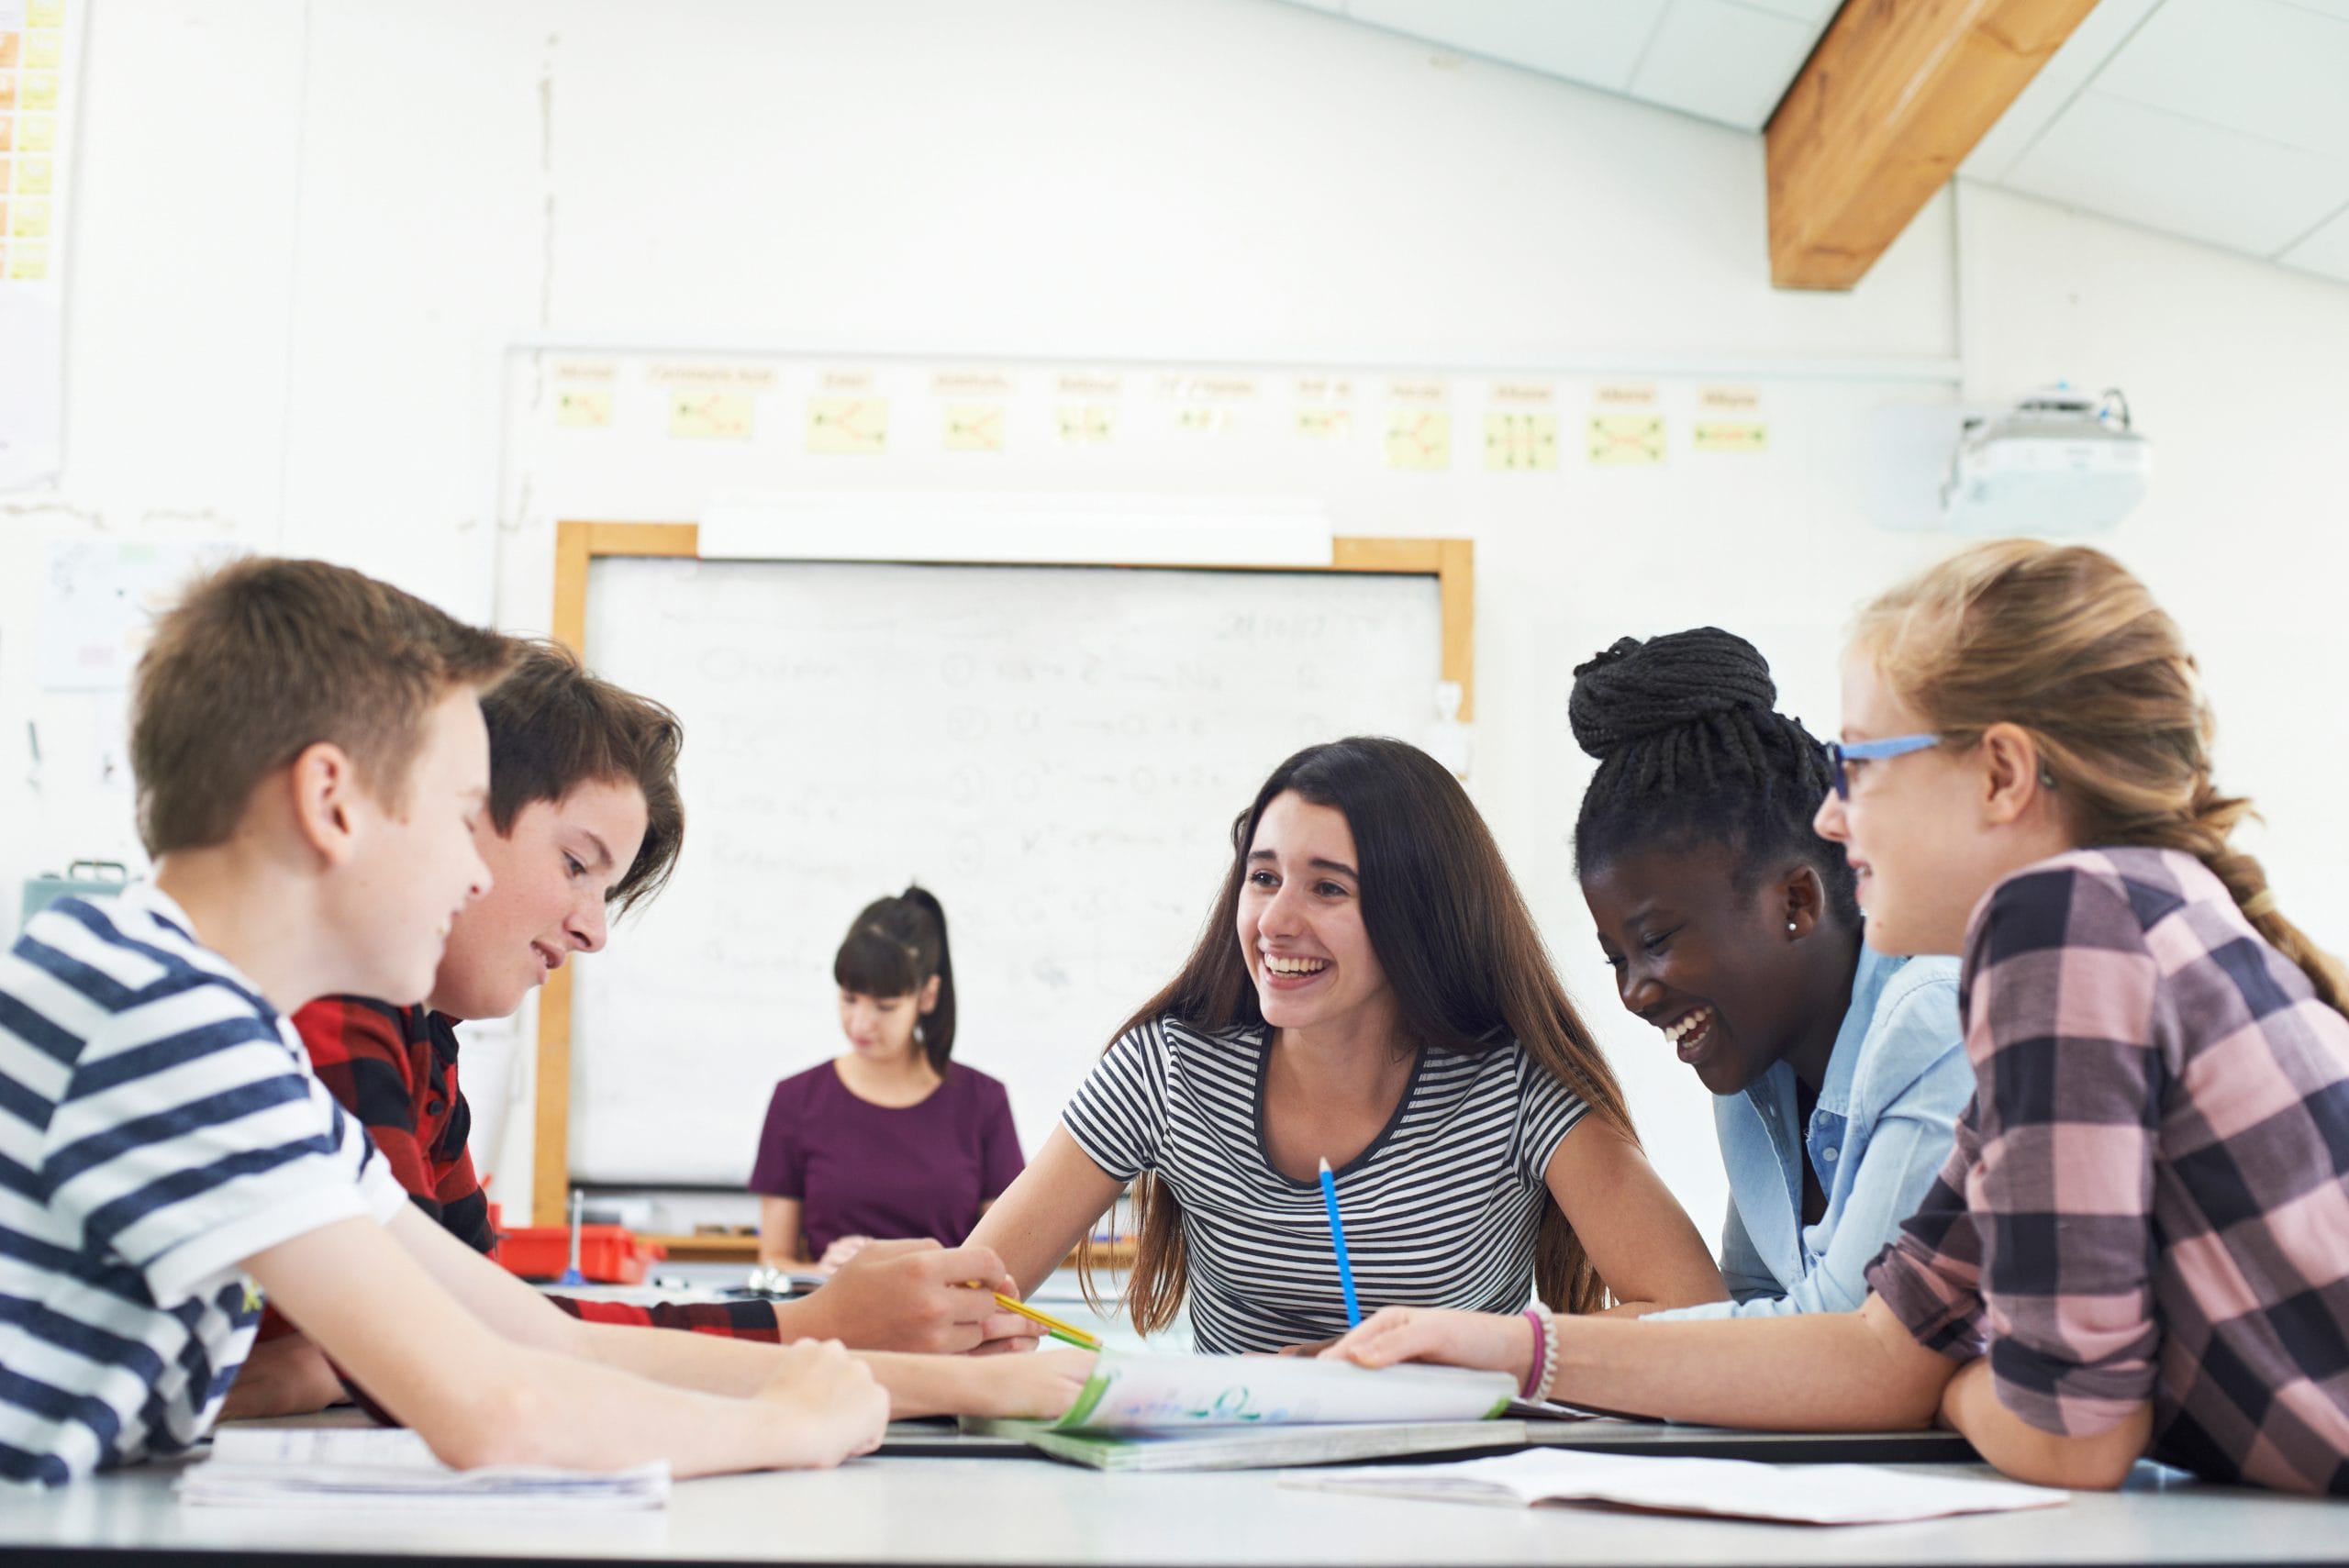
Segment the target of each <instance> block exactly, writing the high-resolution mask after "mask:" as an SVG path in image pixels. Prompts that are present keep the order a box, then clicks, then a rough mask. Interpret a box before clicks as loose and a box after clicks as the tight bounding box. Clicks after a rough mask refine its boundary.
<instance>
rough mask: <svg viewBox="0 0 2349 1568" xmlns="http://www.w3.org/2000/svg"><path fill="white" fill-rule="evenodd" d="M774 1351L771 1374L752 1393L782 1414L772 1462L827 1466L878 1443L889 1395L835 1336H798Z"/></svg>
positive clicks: (792, 1466) (781, 1466)
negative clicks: (831, 1337)
mask: <svg viewBox="0 0 2349 1568" xmlns="http://www.w3.org/2000/svg"><path fill="white" fill-rule="evenodd" d="M776 1356H777V1358H778V1359H777V1362H776V1365H775V1369H774V1374H773V1375H772V1376H771V1377H769V1378H768V1379H767V1382H766V1385H765V1386H764V1387H763V1388H761V1389H760V1390H759V1392H758V1394H757V1395H756V1396H755V1397H756V1398H758V1399H759V1400H761V1401H762V1402H763V1403H765V1404H768V1405H770V1406H773V1407H774V1408H775V1410H776V1413H777V1414H778V1416H780V1417H781V1418H782V1419H781V1430H780V1431H779V1433H778V1434H777V1435H778V1437H779V1439H780V1443H779V1446H778V1448H777V1450H776V1454H775V1458H774V1468H777V1469H782V1470H819V1469H826V1468H829V1466H831V1465H835V1464H838V1463H840V1462H841V1461H842V1460H844V1459H854V1458H855V1457H856V1456H857V1455H858V1454H861V1453H871V1452H872V1451H874V1449H876V1448H878V1447H880V1446H881V1437H882V1434H883V1433H885V1432H886V1431H887V1430H888V1429H889V1396H888V1395H887V1394H886V1393H885V1392H884V1391H883V1389H882V1387H881V1385H879V1384H877V1383H875V1382H874V1381H873V1373H872V1369H870V1368H869V1367H867V1366H866V1365H865V1364H864V1363H863V1362H861V1361H858V1360H856V1359H855V1358H854V1357H852V1356H851V1355H850V1354H849V1353H848V1351H845V1350H842V1349H841V1342H840V1341H839V1340H799V1341H798V1342H797V1343H796V1344H789V1345H785V1346H782V1347H781V1348H780V1349H779V1350H778V1351H776Z"/></svg>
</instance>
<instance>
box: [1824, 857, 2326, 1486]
mask: <svg viewBox="0 0 2349 1568" xmlns="http://www.w3.org/2000/svg"><path fill="white" fill-rule="evenodd" d="M1960 995H1961V1005H1962V1006H1963V1009H1964V1013H1965V1049H1966V1052H1967V1054H1968V1055H1969V1056H1971V1057H1972V1059H1973V1062H1974V1072H1975V1080H1976V1087H1975V1096H1974V1102H1973V1104H1972V1105H1971V1106H1969V1107H1968V1108H1967V1110H1966V1112H1965V1115H1964V1116H1963V1117H1961V1118H1959V1120H1958V1124H1957V1137H1956V1142H1955V1145H1954V1148H1953V1150H1952V1151H1951V1154H1950V1159H1949V1163H1948V1164H1947V1165H1945V1166H1943V1170H1942V1173H1941V1175H1940V1176H1939V1177H1938V1178H1937V1179H1936V1180H1935V1182H1934V1184H1933V1186H1932V1191H1931V1192H1929V1193H1928V1194H1927V1195H1926V1197H1925V1201H1924V1205H1923V1207H1921V1208H1920V1209H1919V1210H1918V1212H1917V1214H1916V1216H1915V1218H1911V1219H1909V1221H1908V1222H1907V1224H1906V1225H1904V1226H1903V1227H1902V1232H1901V1234H1900V1236H1899V1237H1898V1239H1897V1240H1894V1241H1893V1243H1892V1244H1891V1245H1890V1246H1888V1247H1887V1248H1886V1249H1885V1251H1883V1253H1882V1254H1880V1255H1879V1256H1878V1257H1877V1259H1876V1262H1875V1263H1874V1264H1872V1265H1871V1266H1870V1268H1869V1271H1868V1283H1869V1284H1871V1285H1873V1286H1874V1287H1875V1288H1876V1292H1877V1294H1879V1295H1880V1296H1883V1297H1884V1299H1885V1301H1886V1303H1887V1305H1889V1306H1890V1307H1891V1308H1892V1310H1893V1311H1894V1312H1895V1313H1896V1314H1898V1317H1899V1318H1900V1319H1901V1321H1902V1322H1903V1323H1905V1324H1907V1325H1908V1327H1909V1330H1910V1331H1911V1332H1912V1333H1914V1334H1915V1335H1916V1336H1917V1339H1918V1340H1919V1341H1920V1343H1922V1344H1925V1345H1927V1346H1930V1347H1931V1348H1932V1349H1934V1350H1936V1351H1941V1352H1942V1353H1943V1354H1944V1355H1948V1356H1952V1357H1954V1358H1957V1359H1959V1360H1971V1359H1973V1358H1974V1357H1976V1356H1978V1355H1982V1354H1984V1353H1986V1351H1987V1354H1988V1356H1989V1358H1990V1370H1991V1373H1992V1375H1993V1378H1994V1380H1995V1383H1996V1386H1997V1390H1998V1400H1999V1402H2000V1403H2001V1404H2003V1405H2004V1406H2005V1407H2007V1408H2008V1409H2009V1410H2011V1411H2012V1412H2014V1414H2016V1415H2017V1416H2019V1417H2021V1418H2022V1419H2024V1420H2026V1421H2028V1422H2030V1423H2031V1424H2032V1426H2034V1427H2037V1428H2039V1429H2042V1430H2044V1431H2049V1432H2057V1433H2065V1434H2069V1435H2072V1436H2076V1437H2085V1436H2091V1435H2093V1434H2095V1433H2098V1432H2101V1431H2105V1430H2109V1429H2110V1428H2111V1427H2112V1426H2114V1425H2115V1424H2116V1423H2118V1422H2119V1421H2120V1420H2121V1418H2123V1417H2124V1416H2125V1415H2126V1414H2127V1413H2128V1412H2129V1411H2130V1410H2131V1409H2132V1408H2133V1407H2136V1406H2138V1405H2140V1404H2142V1403H2143V1402H2145V1401H2146V1400H2148V1399H2150V1400H2151V1401H2152V1402H2153V1407H2154V1439H2153V1446H2152V1449H2151V1456H2152V1457H2153V1458H2155V1459H2158V1460H2162V1461H2164V1462H2167V1463H2170V1464H2176V1465H2180V1466H2183V1467H2184V1468H2186V1469H2188V1470H2191V1471H2194V1472H2196V1473H2199V1474H2201V1475H2205V1476H2208V1477H2210V1478H2211V1479H2213V1480H2221V1481H2244V1482H2250V1483H2253V1484H2255V1485H2263V1486H2273V1487H2277V1488H2279V1489H2283V1490H2287V1491H2294V1492H2331V1493H2333V1494H2336V1495H2344V1496H2349V1018H2343V1016H2342V1015H2341V1014H2339V1013H2337V1012H2335V1011H2333V1010H2332V1008H2330V1007H2328V1006H2325V1005H2324V1004H2323V1003H2321V1002H2320V1001H2318V1000H2317V999H2316V997H2315V995H2313V993H2312V992H2311V990H2310V985H2309V983H2308V977H2307V976H2306V975H2304V974H2303V973H2301V972H2300V970H2299V967H2298V966H2297V965H2295V964H2293V963H2292V962H2289V961H2288V960H2287V959H2285V958H2284V957H2283V956H2282V955H2281V954H2279V953H2277V951H2276V950H2275V949H2274V948H2272V947H2270V946H2268V944H2267V943H2266V941H2264V940H2261V939H2260V938H2259V936H2258V935H2257V934H2256V933H2255V932H2254V931H2253V929H2251V925H2250V923H2249V922H2248V921H2247V920H2245V919H2244V918H2243V913H2242V911H2241V910H2239V909H2238V908H2237V907H2236V906H2235V903H2234V900H2233V899H2232V898H2231V897H2230V896H2229V895H2228V894H2227V891H2226V888H2225V887H2224V886H2223V885H2222V884H2221V883H2220V882H2219V880H2218V878H2217V877H2215V876H2213V875H2212V874H2211V873H2210V871H2209V870H2208V869H2207V868H2205V867H2204V866H2203V865H2202V864H2201V862H2199V861H2197V860H2196V859H2194V858H2193V857H2192V856H2191V855H2187V854H2182V853H2179V852H2177V851H2166V850H2143V849H2119V850H2082V851H2075V852H2074V853H2071V854H2067V855H2062V856H2058V857H2057V858H2055V859H2054V860H2051V861H2044V862H2041V863H2039V864H2037V865H2034V866H2032V867H2029V868H2027V869H2025V870H2023V871H2021V872H2017V873H2015V874H2014V875H2012V876H2010V877H2009V878H2008V879H2007V880H2006V881H2004V882H2002V883H2000V884H1998V886H1997V887H1996V888H1994V889H1992V891H1991V893H1990V895H1989V896H1988V897H1987V898H1986V899H1985V900H1984V901H1983V903H1982V906H1980V907H1979V908H1977V909H1976V911H1975V915H1974V920H1973V925H1972V929H1970V930H1969V931H1968V932H1967V934H1966V942H1965V976H1964V982H1963V989H1962V991H1961V994H1960Z"/></svg>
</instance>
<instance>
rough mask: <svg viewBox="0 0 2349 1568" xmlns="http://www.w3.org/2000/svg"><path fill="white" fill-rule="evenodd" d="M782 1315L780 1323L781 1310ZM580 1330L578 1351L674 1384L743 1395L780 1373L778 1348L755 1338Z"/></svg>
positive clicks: (620, 1326)
mask: <svg viewBox="0 0 2349 1568" xmlns="http://www.w3.org/2000/svg"><path fill="white" fill-rule="evenodd" d="M776 1317H777V1321H778V1327H779V1326H780V1320H781V1317H782V1314H781V1313H780V1311H778V1312H777V1314H776ZM579 1329H580V1335H579V1352H578V1353H579V1354H580V1355H581V1356H582V1357H584V1359H586V1360H588V1361H591V1362H596V1363H597V1364H598V1365H601V1366H606V1367H610V1368H613V1369H615V1370H617V1371H620V1372H625V1373H633V1374H634V1375H636V1376H638V1377H641V1378H646V1379H649V1380H650V1381H651V1382H654V1383H660V1384H666V1385H669V1386H670V1387H672V1388H685V1389H694V1390H697V1391H699V1392H701V1393H704V1394H724V1395H731V1396H746V1395H749V1394H751V1393H753V1392H755V1391H756V1390H757V1389H759V1388H761V1387H763V1386H764V1385H765V1384H766V1382H767V1380H768V1379H769V1378H770V1377H772V1376H773V1375H774V1357H775V1354H776V1351H775V1349H774V1346H772V1345H767V1344H762V1343H760V1342H759V1341H757V1340H731V1339H728V1338H727V1337H725V1336H724V1335H722V1334H701V1333H693V1332H688V1331H685V1330H682V1329H652V1328H647V1327H645V1326H644V1325H642V1324H636V1323H584V1322H583V1323H581V1324H580V1325H579ZM784 1337H785V1339H793V1338H807V1336H805V1335H796V1336H795V1335H790V1334H785V1336H784Z"/></svg>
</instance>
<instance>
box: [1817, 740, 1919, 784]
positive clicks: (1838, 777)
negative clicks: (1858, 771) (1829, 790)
mask: <svg viewBox="0 0 2349 1568" xmlns="http://www.w3.org/2000/svg"><path fill="white" fill-rule="evenodd" d="M1941 743H1942V738H1941V737H1940V736H1938V735H1895V736H1893V737H1891V738H1890V739H1888V740H1854V741H1853V742H1852V743H1851V744H1850V745H1848V746H1846V745H1844V744H1843V743H1842V741H1840V740H1830V741H1828V742H1826V744H1825V747H1824V750H1825V751H1826V752H1827V772H1828V773H1829V775H1830V776H1831V777H1832V778H1833V779H1834V781H1835V798H1836V799H1838V800H1849V799H1851V798H1852V779H1851V775H1850V774H1849V773H1845V772H1844V771H1843V764H1844V763H1845V762H1877V761H1880V760H1882V759H1883V758H1886V757H1905V756H1907V755H1908V754H1909V752H1911V751H1923V750H1925V749H1926V748H1927V747H1929V746H1938V745H1940V744H1941Z"/></svg>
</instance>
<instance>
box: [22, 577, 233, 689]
mask: <svg viewBox="0 0 2349 1568" xmlns="http://www.w3.org/2000/svg"><path fill="white" fill-rule="evenodd" d="M239 553H240V552H239V550H238V549H237V547H236V546H234V545H231V544H228V543H227V542H225V541H221V540H201V541H198V540H157V539H57V540H54V541H52V542H51V543H50V547H49V583H48V585H47V587H46V589H45V590H44V591H43V592H42V594H41V605H40V647H39V660H38V663H39V671H40V684H41V686H42V688H43V689H44V690H46V691H52V692H77V691H78V692H99V691H114V690H118V689H120V688H123V687H126V686H128V684H130V672H131V668H132V666H133V665H135V664H136V663H137V662H138V660H139V651H140V650H142V649H144V648H145V647H146V646H147V638H148V635H149V633H150V631H151V630H152V628H153V626H154V621H155V617H156V616H157V615H159V614H161V612H162V611H163V610H164V609H165V608H167V607H168V606H170V605H171V604H173V602H174V601H175V600H176V599H177V598H178V597H179V595H180V592H181V590H182V589H184V588H185V587H186V585H187V584H188V583H189V581H190V580H191V579H193V578H195V576H197V575H198V574H199V573H204V572H206V571H208V570H210V569H211V568H213V567H215V566H217V565H219V564H221V563H222V562H226V561H228V559H229V558H230V557H231V556H233V555H236V554H239Z"/></svg>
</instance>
